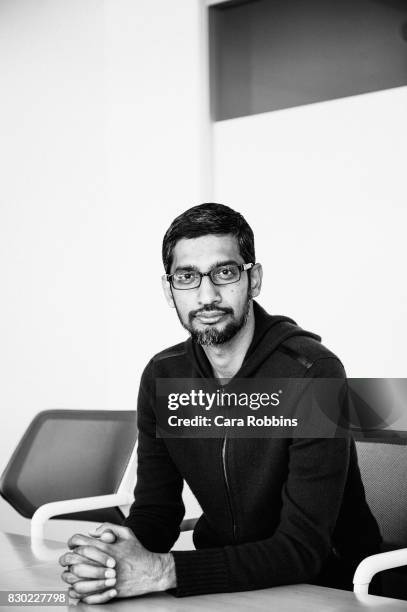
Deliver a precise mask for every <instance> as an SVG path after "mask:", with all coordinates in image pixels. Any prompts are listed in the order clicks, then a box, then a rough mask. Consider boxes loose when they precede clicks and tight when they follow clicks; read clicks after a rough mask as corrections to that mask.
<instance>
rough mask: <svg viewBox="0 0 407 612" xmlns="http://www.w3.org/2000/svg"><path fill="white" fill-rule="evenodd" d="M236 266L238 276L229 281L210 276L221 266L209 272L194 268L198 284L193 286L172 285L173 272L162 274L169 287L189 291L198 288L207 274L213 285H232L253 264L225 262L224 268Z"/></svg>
mask: <svg viewBox="0 0 407 612" xmlns="http://www.w3.org/2000/svg"><path fill="white" fill-rule="evenodd" d="M231 265H233V266H236V267H237V268H238V270H239V278H238V279H236V280H234V281H232V282H230V283H215V281H214V280H213V278H212V273H213V272H214V271H215V270H217V269H218V268H222V267H223V266H215V267H214V268H212V270H209V272H199V271H198V270H194V272H195V273H196V274H199V276H200V278H199V285H196V286H195V287H183V288H180V287H174V281H173V278H174V274H164V275H163V277H162V278H163V279H164V280H166V281H168V282H169V283H170V285H171V287H172V288H173V289H175V291H191V290H192V289H199V287H200V286H201V283H202V279H203V277H204V276H209V278H210V280H211V283H212V284H213V285H215V286H216V287H224V286H225V285H233V284H234V283H238V282H239V281H240V279H241V278H242V272H244V271H245V270H251V268H253V266H254V265H255V264H254V263H244V264H225V266H224V267H225V268H226V266H231Z"/></svg>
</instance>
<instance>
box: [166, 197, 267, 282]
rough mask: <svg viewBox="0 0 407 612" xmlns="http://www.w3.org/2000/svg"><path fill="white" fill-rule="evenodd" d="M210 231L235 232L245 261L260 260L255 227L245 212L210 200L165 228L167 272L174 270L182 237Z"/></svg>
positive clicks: (213, 232)
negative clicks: (257, 251) (254, 232)
mask: <svg viewBox="0 0 407 612" xmlns="http://www.w3.org/2000/svg"><path fill="white" fill-rule="evenodd" d="M208 234H232V235H233V236H235V237H236V239H237V242H238V245H239V251H240V255H241V256H242V258H243V260H244V262H245V263H256V255H255V251H254V235H253V230H252V228H251V227H250V225H249V224H248V223H247V221H246V219H245V218H244V217H243V215H241V214H240V213H238V212H237V211H235V210H233V209H232V208H229V206H225V205H224V204H216V203H215V202H207V203H204V204H199V205H198V206H193V207H192V208H189V209H188V210H186V211H185V212H183V213H181V214H180V215H179V216H178V217H176V218H175V219H174V221H173V222H172V223H171V225H170V227H169V228H168V229H167V231H166V232H165V236H164V239H163V246H162V258H163V263H164V269H165V272H166V273H167V274H169V273H170V269H171V264H172V255H173V251H174V247H175V245H176V243H177V242H178V240H181V238H199V237H200V236H207V235H208Z"/></svg>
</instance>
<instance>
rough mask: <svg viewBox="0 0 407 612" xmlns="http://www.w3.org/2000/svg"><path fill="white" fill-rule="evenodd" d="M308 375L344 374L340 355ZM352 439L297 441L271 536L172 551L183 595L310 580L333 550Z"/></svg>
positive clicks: (291, 451) (317, 364) (320, 362)
mask: <svg viewBox="0 0 407 612" xmlns="http://www.w3.org/2000/svg"><path fill="white" fill-rule="evenodd" d="M308 376H314V377H321V378H323V377H325V378H326V377H329V378H334V377H339V378H342V377H344V376H345V372H344V369H343V366H342V364H341V362H340V361H339V360H338V359H336V358H323V359H320V360H317V361H316V362H315V363H314V365H313V366H312V367H311V368H310V370H309V371H308ZM350 449H351V440H350V439H349V438H333V439H322V438H320V439H316V438H312V439H304V438H301V439H293V440H292V442H291V444H290V447H289V460H288V476H287V480H286V482H285V485H284V487H283V490H282V510H281V515H280V523H279V525H278V527H277V529H276V531H275V532H274V534H273V535H272V536H271V537H270V538H267V539H264V540H261V541H256V542H248V543H244V544H237V545H229V546H225V547H222V548H211V549H205V550H196V551H174V552H173V553H172V554H173V556H174V560H175V567H176V575H177V589H176V591H175V595H177V596H185V595H194V594H203V593H214V592H221V591H224V592H228V591H229V592H230V591H243V590H251V589H262V588H267V587H273V586H278V585H282V584H293V583H300V582H310V581H312V580H314V579H315V578H316V577H317V576H318V574H319V573H320V572H321V570H322V568H323V565H324V563H325V562H326V561H327V559H328V557H329V555H330V554H331V551H332V539H331V538H332V533H333V531H334V528H335V524H336V520H337V517H338V514H339V509H340V506H341V502H342V498H343V492H344V487H345V482H346V478H347V472H348V466H349V457H350Z"/></svg>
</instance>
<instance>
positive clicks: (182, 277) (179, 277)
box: [175, 272, 195, 282]
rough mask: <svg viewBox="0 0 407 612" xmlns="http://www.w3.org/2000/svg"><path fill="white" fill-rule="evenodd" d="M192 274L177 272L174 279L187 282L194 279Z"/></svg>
mask: <svg viewBox="0 0 407 612" xmlns="http://www.w3.org/2000/svg"><path fill="white" fill-rule="evenodd" d="M194 276H195V275H194V274H193V272H178V273H177V274H176V275H175V278H176V279H177V280H179V281H181V282H187V281H190V280H191V279H193V278H194Z"/></svg>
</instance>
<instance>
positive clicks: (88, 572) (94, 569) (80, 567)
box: [70, 563, 116, 580]
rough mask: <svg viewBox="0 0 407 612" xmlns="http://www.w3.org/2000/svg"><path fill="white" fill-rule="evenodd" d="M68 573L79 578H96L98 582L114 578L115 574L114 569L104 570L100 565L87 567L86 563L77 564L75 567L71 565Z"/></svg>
mask: <svg viewBox="0 0 407 612" xmlns="http://www.w3.org/2000/svg"><path fill="white" fill-rule="evenodd" d="M70 572H71V574H74V575H75V576H78V577H79V578H93V579H96V578H97V579H100V580H102V579H104V578H116V572H115V570H114V569H111V568H108V569H106V568H105V567H102V566H101V565H98V566H96V565H88V564H87V563H78V564H77V565H73V566H72V567H71V569H70Z"/></svg>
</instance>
